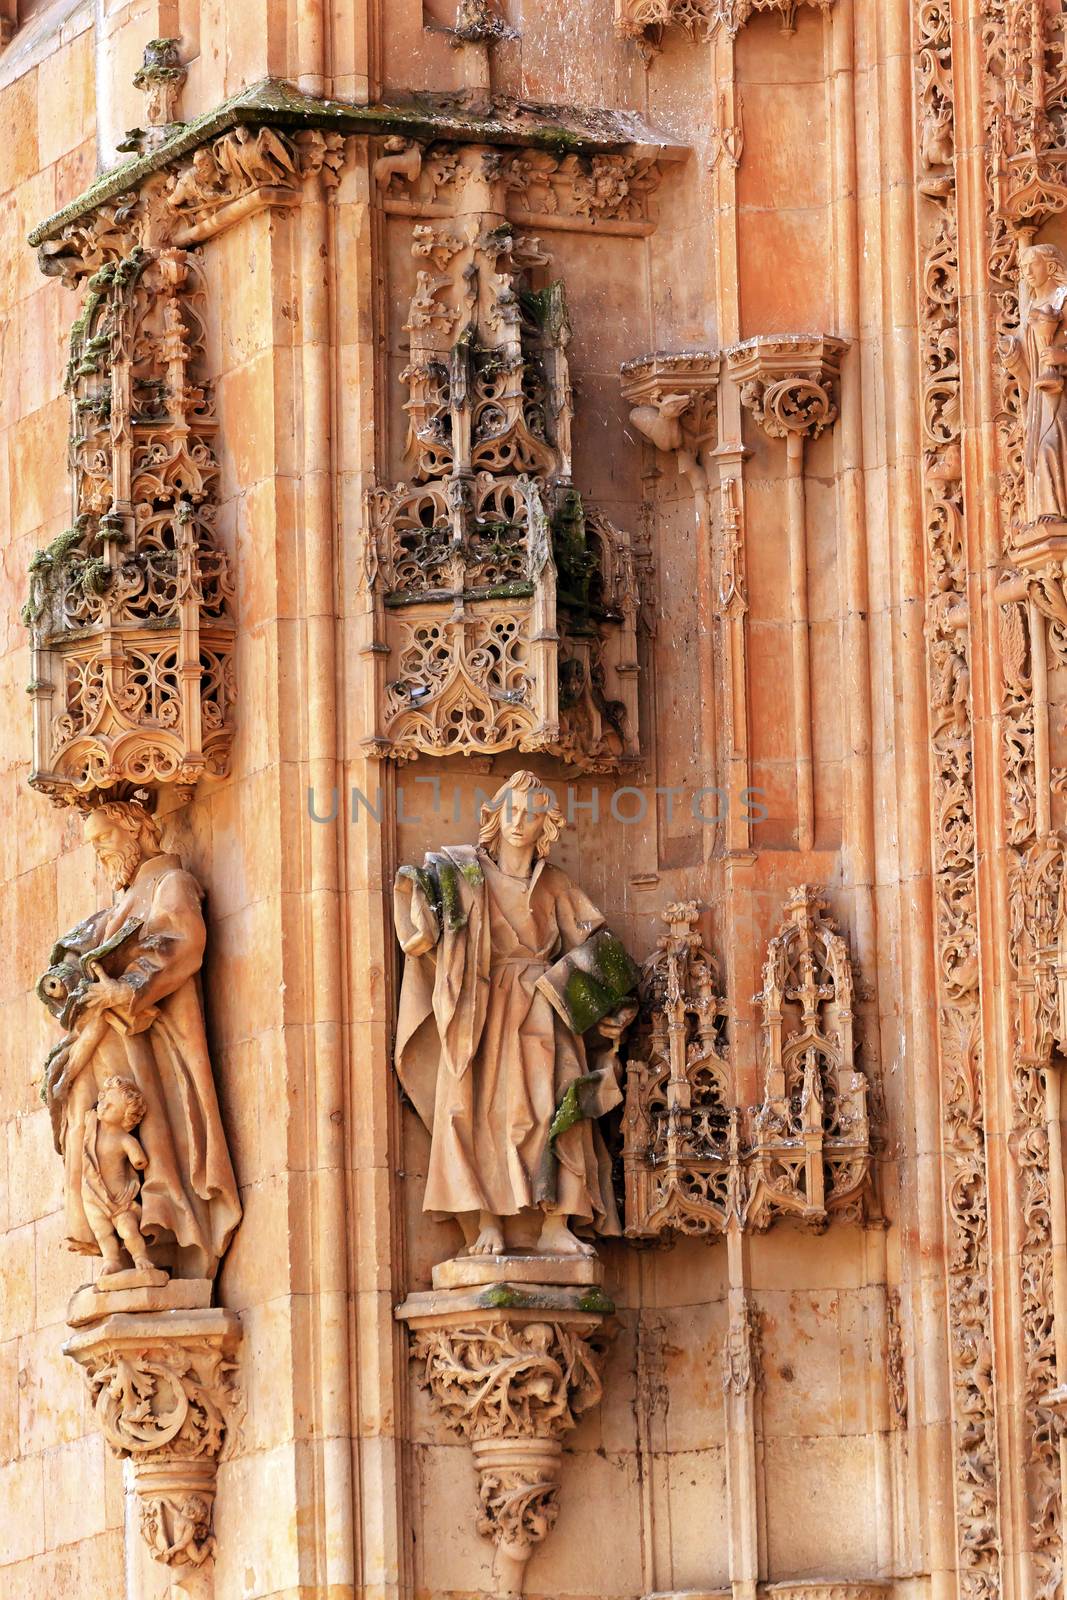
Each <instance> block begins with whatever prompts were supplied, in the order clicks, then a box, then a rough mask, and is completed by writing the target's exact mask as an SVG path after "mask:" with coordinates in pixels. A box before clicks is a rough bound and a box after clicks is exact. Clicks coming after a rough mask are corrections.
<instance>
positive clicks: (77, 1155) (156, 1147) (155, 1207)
mask: <svg viewBox="0 0 1067 1600" xmlns="http://www.w3.org/2000/svg"><path fill="white" fill-rule="evenodd" d="M135 918H140V919H141V927H140V929H139V931H138V933H137V934H136V936H135V937H134V938H132V939H131V940H129V941H127V942H126V943H124V944H123V945H122V946H121V948H120V951H119V952H117V953H116V954H115V955H113V956H111V957H109V958H108V959H107V960H106V961H105V963H104V966H105V970H106V971H107V972H108V975H109V976H110V977H114V978H118V979H121V980H123V981H124V982H125V984H126V985H127V987H128V989H129V1000H128V1002H127V1003H126V1004H125V1005H124V1006H123V1007H122V1008H121V1009H118V1010H115V1011H109V1012H107V1013H106V1014H105V1015H106V1016H107V1018H108V1020H109V1021H110V1022H111V1024H112V1025H111V1026H108V1027H107V1028H105V1029H104V1032H103V1038H102V1040H101V1042H100V1044H99V1045H98V1047H97V1049H96V1050H95V1052H94V1053H93V1056H92V1058H91V1059H90V1061H89V1062H88V1064H87V1065H86V1066H85V1068H84V1069H83V1071H82V1072H81V1074H80V1075H79V1077H78V1078H76V1079H75V1081H74V1083H73V1085H72V1086H71V1090H70V1093H69V1096H68V1098H67V1100H66V1103H65V1105H64V1107H63V1112H62V1119H61V1124H60V1128H61V1131H60V1143H61V1148H62V1153H63V1159H64V1165H65V1168H66V1191H67V1196H66V1204H67V1213H66V1216H67V1238H68V1242H69V1243H70V1245H71V1246H72V1248H73V1249H75V1250H80V1251H83V1252H85V1253H86V1254H91V1255H97V1254H99V1247H98V1245H97V1242H96V1240H95V1238H94V1237H93V1232H92V1229H91V1228H90V1226H89V1221H88V1218H87V1217H86V1215H85V1209H84V1206H83V1203H82V1162H83V1160H84V1143H85V1135H86V1119H87V1117H88V1116H89V1113H90V1112H92V1111H93V1109H94V1107H95V1104H96V1099H97V1095H98V1093H99V1090H100V1088H101V1086H102V1085H103V1083H104V1080H105V1079H106V1078H109V1077H111V1076H112V1075H113V1074H118V1075H119V1076H121V1077H124V1078H132V1079H133V1081H134V1083H136V1085H137V1087H138V1089H139V1090H140V1091H141V1094H142V1095H143V1096H144V1100H145V1105H146V1108H147V1109H146V1111H145V1115H144V1118H143V1120H142V1122H141V1124H140V1126H139V1128H138V1129H137V1139H138V1142H139V1143H140V1144H141V1146H142V1148H143V1149H144V1152H145V1155H146V1157H147V1161H148V1164H147V1166H146V1168H145V1171H144V1173H143V1175H142V1179H141V1195H140V1204H141V1231H142V1233H143V1234H144V1236H145V1238H146V1239H147V1240H148V1241H149V1243H150V1244H153V1243H155V1244H162V1245H163V1247H164V1248H163V1249H162V1250H161V1251H159V1252H158V1259H159V1260H160V1262H161V1264H165V1265H169V1266H170V1267H171V1270H172V1271H176V1272H177V1273H178V1274H180V1275H181V1276H182V1277H211V1276H213V1275H214V1272H215V1268H216V1266H217V1265H218V1262H219V1259H220V1258H221V1256H222V1255H223V1253H224V1251H225V1249H226V1246H227V1244H228V1243H229V1240H230V1236H231V1234H232V1233H233V1231H234V1229H235V1228H236V1226H237V1224H238V1222H239V1221H240V1217H241V1203H240V1200H239V1199H238V1197H237V1184H236V1181H235V1179H234V1175H233V1168H232V1166H231V1164H230V1156H229V1150H228V1148H227V1145H226V1138H225V1135H224V1133H223V1130H222V1122H221V1119H220V1116H219V1107H218V1099H217V1096H216V1093H215V1082H214V1078H213V1077H212V1072H211V1062H210V1059H209V1057H208V1049H207V1040H206V1038H205V1036H204V1020H203V1011H202V1008H201V1003H200V992H199V987H198V980H197V973H198V972H199V970H200V964H201V961H202V959H203V954H204V942H205V928H204V919H203V915H202V913H201V909H200V886H199V884H198V883H197V881H196V879H195V878H194V877H192V876H191V875H190V874H189V873H188V872H185V871H184V870H183V869H182V866H181V863H180V861H179V860H178V858H177V856H172V855H158V856H153V857H151V858H150V859H149V860H147V861H143V862H142V863H141V865H140V867H139V868H138V871H137V873H136V874H135V876H134V879H133V882H132V883H131V885H130V887H129V888H128V889H127V890H126V891H125V892H124V893H123V894H122V896H121V897H120V898H119V900H118V901H117V902H116V903H115V905H114V906H113V907H112V908H111V909H110V910H108V911H102V912H100V913H99V914H98V916H97V917H95V918H94V919H92V921H93V923H94V924H95V928H94V929H93V939H94V942H95V943H98V944H102V943H103V942H104V941H105V940H106V939H108V938H110V937H111V936H112V935H113V934H114V933H116V932H117V931H118V930H119V929H120V928H121V927H122V926H123V924H124V923H126V922H129V921H130V920H131V919H135ZM80 931H81V930H79V932H80ZM92 1026H93V1016H92V1014H91V1013H83V1015H82V1017H81V1019H80V1020H79V1021H78V1022H77V1023H76V1024H75V1029H74V1031H75V1033H77V1032H78V1031H79V1029H80V1028H83V1027H84V1028H91V1027H92ZM155 1255H156V1252H154V1256H155Z"/></svg>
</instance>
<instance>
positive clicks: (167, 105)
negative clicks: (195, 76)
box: [133, 39, 188, 145]
mask: <svg viewBox="0 0 1067 1600" xmlns="http://www.w3.org/2000/svg"><path fill="white" fill-rule="evenodd" d="M178 43H179V41H178V40H177V39H149V41H148V43H147V44H146V45H145V47H144V61H143V63H142V64H141V66H140V67H139V68H138V70H137V72H136V73H135V74H134V78H133V86H134V88H135V89H140V90H141V92H142V94H143V95H144V107H145V109H144V117H145V127H146V129H147V130H148V131H147V134H146V138H145V143H146V144H148V145H153V144H160V143H162V140H163V136H164V133H165V131H166V130H167V129H169V128H171V127H172V126H173V125H174V123H175V122H177V121H178V120H179V118H178V107H179V104H180V101H181V93H182V89H183V88H184V86H185V80H186V78H187V76H188V73H187V72H186V70H185V68H184V67H183V66H182V63H181V58H180V57H179V55H178Z"/></svg>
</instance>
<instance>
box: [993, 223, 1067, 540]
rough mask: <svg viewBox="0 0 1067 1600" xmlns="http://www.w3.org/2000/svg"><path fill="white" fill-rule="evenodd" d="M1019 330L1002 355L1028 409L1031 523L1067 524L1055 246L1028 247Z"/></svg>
mask: <svg viewBox="0 0 1067 1600" xmlns="http://www.w3.org/2000/svg"><path fill="white" fill-rule="evenodd" d="M1019 264H1020V269H1021V274H1022V285H1021V290H1022V292H1021V295H1020V312H1019V329H1018V333H1017V334H1016V335H1015V336H1012V337H1009V338H1007V339H1005V340H1004V341H1003V343H1002V346H1001V354H1002V356H1003V358H1004V362H1005V365H1006V366H1007V367H1008V370H1009V371H1010V372H1011V373H1012V375H1013V376H1014V377H1015V378H1016V379H1017V380H1018V383H1019V386H1020V388H1021V390H1022V395H1023V401H1024V404H1025V407H1026V410H1025V418H1026V450H1025V456H1024V464H1025V470H1026V516H1027V521H1028V522H1061V521H1064V520H1067V403H1065V400H1064V368H1067V343H1065V342H1064V332H1065V322H1067V263H1065V262H1064V259H1063V255H1062V253H1061V251H1060V250H1059V249H1058V248H1057V246H1056V245H1053V244H1039V245H1023V246H1022V248H1021V249H1020V251H1019Z"/></svg>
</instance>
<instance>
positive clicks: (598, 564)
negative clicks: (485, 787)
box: [362, 148, 639, 770]
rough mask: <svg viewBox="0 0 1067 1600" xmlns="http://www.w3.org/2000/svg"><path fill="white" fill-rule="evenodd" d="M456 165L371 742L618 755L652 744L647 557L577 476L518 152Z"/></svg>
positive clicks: (554, 299)
mask: <svg viewBox="0 0 1067 1600" xmlns="http://www.w3.org/2000/svg"><path fill="white" fill-rule="evenodd" d="M385 159H386V160H389V159H391V158H390V157H388V156H387V157H386V158H385ZM455 160H456V162H457V163H458V164H459V170H460V171H461V173H462V175H463V180H464V181H463V182H457V181H455V180H454V176H453V179H452V180H450V181H452V187H453V189H454V191H455V195H456V202H455V203H456V206H457V212H456V215H455V217H454V218H453V219H452V220H451V221H449V222H447V223H436V222H434V223H420V224H417V225H416V226H415V227H414V230H413V239H412V252H413V254H414V256H415V258H416V261H417V262H418V263H419V266H418V270H417V272H416V280H415V293H414V296H413V298H412V300H411V305H410V310H409V315H408V321H407V324H406V331H407V333H408V334H409V336H410V355H409V359H408V363H407V365H406V367H405V369H404V372H403V374H402V377H403V381H404V382H405V383H406V385H407V388H408V400H407V403H406V407H405V409H406V411H407V414H408V438H407V451H406V454H407V459H408V461H409V463H410V477H409V479H408V481H407V482H405V483H401V484H397V485H395V486H394V487H392V488H378V489H374V490H372V491H371V493H370V495H369V496H368V501H367V524H368V526H367V533H366V545H365V554H364V562H363V574H362V576H363V581H364V584H365V587H366V590H367V592H368V593H369V595H370V603H371V606H372V614H373V626H374V644H375V650H376V651H377V658H378V662H379V665H378V674H379V676H378V685H377V692H376V694H375V717H376V722H377V730H376V733H375V735H374V738H373V740H372V741H371V748H372V750H373V752H374V753H375V754H377V755H381V756H390V757H394V758H397V759H400V760H404V759H410V758H412V757H415V756H418V755H448V754H453V753H456V754H464V755H478V756H488V755H493V754H495V753H497V752H498V751H503V750H512V749H519V750H522V751H535V750H536V751H544V752H546V753H551V754H554V755H557V756H559V757H561V758H562V759H563V760H565V761H569V762H573V763H576V764H577V765H579V766H581V767H583V768H587V769H590V770H610V769H611V768H613V767H616V766H618V765H619V764H620V763H622V762H625V761H627V760H632V759H634V758H635V757H636V756H637V754H638V750H639V740H638V707H637V617H638V607H639V594H638V576H637V569H638V565H639V560H638V557H637V555H636V553H635V551H634V548H633V546H632V544H631V540H630V538H629V535H628V534H625V533H622V532H620V531H619V530H618V529H617V528H615V527H614V526H613V525H612V524H611V523H610V522H609V521H608V520H607V518H606V517H604V516H602V515H601V514H600V513H599V512H597V511H595V510H594V509H593V508H591V507H588V506H586V505H585V504H584V503H583V501H582V497H581V495H580V494H579V492H578V490H577V489H575V488H574V487H573V485H572V483H571V480H570V471H571V447H570V426H571V416H572V411H573V404H572V395H571V388H570V380H569V375H568V367H567V356H566V350H567V344H568V341H569V339H570V323H569V319H568V316H567V307H566V301H565V298H564V293H563V286H562V284H561V283H559V282H550V281H548V278H547V274H546V273H545V271H544V269H545V268H546V267H547V265H548V259H549V258H548V256H547V255H546V254H545V252H544V251H543V250H542V248H541V244H540V241H539V240H538V239H536V238H532V237H530V236H528V235H524V234H521V233H519V232H517V231H516V230H515V228H514V227H513V225H512V223H511V222H509V221H508V220H507V219H506V217H505V216H504V201H505V191H506V183H507V168H506V165H505V163H504V161H503V158H502V157H501V156H500V155H498V154H497V153H496V152H492V151H488V150H485V149H479V148H472V149H469V150H466V151H463V152H462V153H461V154H460V155H457V156H456V157H455ZM462 208H466V209H462Z"/></svg>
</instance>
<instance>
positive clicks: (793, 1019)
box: [623, 886, 871, 1237]
mask: <svg viewBox="0 0 1067 1600" xmlns="http://www.w3.org/2000/svg"><path fill="white" fill-rule="evenodd" d="M825 906H826V902H825V901H824V900H822V899H821V898H820V896H819V895H818V892H817V891H815V890H813V889H810V888H808V887H806V886H805V887H802V888H800V889H798V890H795V891H794V892H793V894H792V896H791V897H790V900H789V902H788V905H787V918H786V921H785V924H784V926H783V928H782V930H781V931H780V932H779V933H778V934H777V935H776V936H775V937H774V938H773V939H772V940H771V941H770V944H769V946H768V953H767V962H766V965H765V967H764V987H763V991H762V993H761V994H760V995H758V996H757V997H756V998H757V1001H758V1003H759V1004H760V1006H761V1008H762V1011H763V1019H764V1034H765V1048H766V1060H765V1072H764V1098H763V1100H762V1102H761V1103H760V1105H758V1106H755V1107H752V1108H749V1109H747V1110H746V1109H744V1108H742V1107H740V1106H738V1105H736V1104H735V1103H734V1101H733V1096H732V1092H731V1074H730V1066H729V1059H728V1046H727V1035H726V1006H725V1002H724V1001H723V1000H722V999H721V998H720V997H719V995H718V987H719V985H718V980H717V976H716V969H715V964H714V961H713V960H712V957H711V956H710V955H709V954H708V952H707V950H706V949H705V948H704V946H703V944H702V942H701V939H700V935H699V934H698V932H697V930H696V921H697V916H698V908H697V906H696V905H695V904H693V903H684V904H681V905H677V906H671V907H669V908H668V910H667V912H666V913H665V920H666V921H667V922H668V926H669V930H670V931H669V932H668V934H667V935H666V936H665V937H664V938H662V939H661V940H660V944H659V949H658V950H657V952H656V953H655V954H654V955H653V956H652V957H650V959H649V961H648V962H647V963H646V965H645V969H644V975H643V982H642V1001H643V1008H642V1028H641V1031H640V1032H639V1034H638V1039H637V1042H636V1043H635V1045H634V1046H632V1048H631V1056H630V1059H629V1061H628V1064H627V1092H626V1110H625V1115H624V1124H623V1126H624V1155H623V1159H624V1170H625V1177H626V1231H627V1233H628V1234H629V1235H630V1236H631V1237H653V1236H656V1235H668V1236H669V1235H671V1234H697V1235H705V1236H708V1235H715V1234H721V1233H725V1232H726V1230H727V1228H728V1226H729V1225H730V1224H731V1222H732V1221H734V1220H736V1221H737V1222H739V1223H741V1224H742V1225H743V1226H745V1227H749V1228H754V1229H763V1228H766V1227H767V1226H769V1224H770V1223H771V1222H772V1221H773V1220H774V1219H775V1218H776V1217H778V1216H786V1215H791V1216H794V1217H796V1218H798V1219H799V1220H800V1221H803V1222H805V1223H807V1224H808V1225H809V1226H814V1227H816V1228H819V1227H823V1226H825V1224H826V1221H827V1219H828V1217H829V1216H831V1215H833V1214H835V1213H836V1214H841V1215H844V1216H847V1217H850V1218H851V1217H860V1216H862V1208H863V1197H864V1194H865V1192H866V1191H867V1188H868V1186H869V1183H870V1162H871V1148H870V1123H869V1118H868V1113H867V1094H868V1084H867V1079H866V1076H865V1074H864V1073H863V1072H862V1071H861V1070H860V1068H859V1066H858V1063H857V1061H856V1049H855V1043H854V1039H853V1012H852V1002H853V976H852V966H851V961H850V959H849V954H848V947H847V944H846V942H845V940H844V939H843V938H842V937H841V935H840V934H839V933H837V931H836V929H835V928H834V925H833V923H832V922H831V921H830V919H829V918H828V917H826V916H825V915H823V913H824V911H825Z"/></svg>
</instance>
